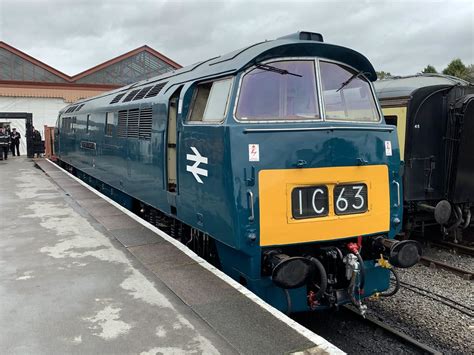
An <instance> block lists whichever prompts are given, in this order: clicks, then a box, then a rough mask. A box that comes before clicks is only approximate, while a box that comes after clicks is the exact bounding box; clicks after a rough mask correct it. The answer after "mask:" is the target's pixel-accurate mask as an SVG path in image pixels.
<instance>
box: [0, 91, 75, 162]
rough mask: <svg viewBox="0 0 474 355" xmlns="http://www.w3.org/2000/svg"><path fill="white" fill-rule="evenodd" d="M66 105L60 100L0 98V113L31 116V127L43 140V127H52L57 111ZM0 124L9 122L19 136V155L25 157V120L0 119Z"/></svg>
mask: <svg viewBox="0 0 474 355" xmlns="http://www.w3.org/2000/svg"><path fill="white" fill-rule="evenodd" d="M66 105H67V103H66V102H65V101H64V100H62V99H52V98H51V99H49V98H37V97H0V112H27V113H32V114H33V126H34V127H35V128H36V129H37V130H38V131H39V132H40V133H41V138H42V139H44V125H47V126H54V125H55V124H56V119H57V118H58V113H59V110H60V109H62V108H63V107H64V106H66ZM0 122H11V124H10V127H11V128H13V127H15V128H16V129H17V131H19V132H20V134H21V142H20V154H23V155H26V139H25V120H18V119H11V120H9V119H0Z"/></svg>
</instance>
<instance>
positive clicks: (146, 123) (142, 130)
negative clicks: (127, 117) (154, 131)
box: [138, 107, 153, 140]
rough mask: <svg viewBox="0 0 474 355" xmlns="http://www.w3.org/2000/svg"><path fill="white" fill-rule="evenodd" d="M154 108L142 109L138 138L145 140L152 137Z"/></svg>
mask: <svg viewBox="0 0 474 355" xmlns="http://www.w3.org/2000/svg"><path fill="white" fill-rule="evenodd" d="M152 123H153V120H152V110H151V107H150V108H145V109H143V110H141V111H140V127H139V132H138V138H139V139H144V140H150V139H151V128H152Z"/></svg>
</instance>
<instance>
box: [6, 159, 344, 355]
mask: <svg viewBox="0 0 474 355" xmlns="http://www.w3.org/2000/svg"><path fill="white" fill-rule="evenodd" d="M0 267H1V270H2V273H1V276H0V305H1V306H0V328H1V329H2V331H1V332H0V347H1V349H2V354H66V353H67V354H143V355H152V354H188V353H190V354H201V353H202V354H288V353H300V354H341V353H342V352H341V351H340V350H339V349H338V348H336V347H335V346H333V345H332V344H330V343H328V342H327V341H326V340H325V339H323V338H321V337H319V336H318V335H316V334H314V333H312V332H311V331H309V330H308V329H306V328H304V327H302V326H301V325H299V324H298V323H296V322H294V321H293V320H292V319H290V318H289V317H287V316H286V315H284V314H282V313H281V312H279V311H277V310H275V309H273V308H272V307H270V306H269V305H267V304H266V303H264V302H263V301H262V300H261V299H259V298H258V297H256V296H255V295H253V294H252V293H251V292H249V291H248V290H246V289H245V288H243V287H242V286H240V285H239V284H238V283H236V282H234V281H233V280H231V279H230V278H229V277H227V276H226V275H224V274H223V273H221V272H220V271H219V270H216V269H215V268H213V267H212V266H210V265H209V264H208V263H207V262H205V261H204V260H202V259H200V258H199V257H197V256H196V255H195V254H194V253H192V252H191V251H190V250H189V249H187V248H185V247H184V246H182V245H181V244H180V243H179V242H177V241H175V240H173V239H172V238H171V237H169V236H168V235H166V234H165V233H163V232H162V231H160V230H158V229H157V228H156V227H154V226H152V225H151V224H148V223H147V222H145V221H143V220H141V219H140V218H138V217H137V216H134V215H133V214H132V213H130V212H129V211H126V210H125V209H123V208H122V207H121V206H119V205H118V204H116V203H114V202H113V201H111V200H109V199H108V198H106V197H103V196H102V195H100V194H99V193H98V192H96V191H94V190H92V189H91V188H90V187H88V186H86V185H85V184H84V183H83V182H81V181H79V180H78V179H76V178H74V177H72V176H71V175H70V174H68V173H67V172H65V171H64V170H62V169H60V168H59V167H57V166H56V165H55V164H53V163H52V162H50V161H48V160H45V159H37V160H35V161H33V160H31V159H28V158H26V157H10V158H9V159H8V160H7V161H0Z"/></svg>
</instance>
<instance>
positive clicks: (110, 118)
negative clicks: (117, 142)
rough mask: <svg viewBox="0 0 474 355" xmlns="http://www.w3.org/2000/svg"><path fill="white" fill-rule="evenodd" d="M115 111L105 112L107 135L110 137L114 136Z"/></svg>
mask: <svg viewBox="0 0 474 355" xmlns="http://www.w3.org/2000/svg"><path fill="white" fill-rule="evenodd" d="M114 125H115V121H114V113H113V112H107V113H106V114H105V135H106V136H108V137H112V134H113V132H114Z"/></svg>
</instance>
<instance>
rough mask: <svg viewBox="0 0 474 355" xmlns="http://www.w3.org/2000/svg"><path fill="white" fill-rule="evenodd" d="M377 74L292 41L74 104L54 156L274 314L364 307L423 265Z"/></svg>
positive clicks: (345, 57) (361, 62) (324, 48)
mask: <svg viewBox="0 0 474 355" xmlns="http://www.w3.org/2000/svg"><path fill="white" fill-rule="evenodd" d="M374 80H376V74H375V71H374V68H373V67H372V65H371V64H370V62H369V61H368V60H367V59H366V58H365V57H364V56H363V55H361V54H360V53H358V52H355V51H353V50H351V49H348V48H344V47H341V46H336V45H332V44H326V43H324V42H323V39H322V36H321V35H320V34H317V33H311V32H298V33H296V34H292V35H288V36H285V37H282V38H279V39H277V40H273V41H265V42H261V43H257V44H254V45H252V46H249V47H247V48H243V49H240V50H236V51H234V52H232V53H229V54H226V55H223V56H219V57H215V58H212V59H209V60H206V61H203V62H199V63H196V64H194V65H191V66H189V67H186V68H182V69H179V70H176V71H173V72H170V73H167V74H164V75H161V76H158V77H156V78H153V79H148V80H145V81H141V82H138V83H135V84H132V85H129V86H126V87H123V88H120V89H117V90H115V91H112V92H108V93H105V94H103V95H100V96H97V97H94V98H91V99H86V100H82V101H80V102H77V103H75V104H73V105H69V106H68V107H66V108H64V109H63V110H62V111H61V112H60V114H59V118H58V121H57V127H56V137H55V154H56V156H57V159H58V161H59V163H60V164H61V165H62V166H63V167H66V168H68V169H69V170H70V171H72V172H74V173H75V174H76V175H77V176H79V177H80V178H82V179H84V180H85V181H87V182H88V183H89V184H91V185H93V186H94V187H95V188H97V189H99V190H101V191H102V192H103V193H104V194H106V195H108V196H110V197H112V198H113V199H115V200H117V201H119V202H120V203H121V204H122V205H124V206H126V207H127V208H129V209H131V210H133V211H134V212H136V213H138V214H140V215H141V216H142V217H143V218H145V219H146V220H148V221H149V222H150V223H152V224H154V225H156V226H158V227H160V228H162V229H164V230H165V231H167V232H168V233H169V234H170V235H172V236H173V237H174V238H177V239H179V240H180V241H181V242H182V243H183V244H185V245H187V246H188V247H189V248H191V249H192V250H194V251H195V252H196V253H197V254H198V255H201V256H203V257H205V258H206V259H207V260H209V261H210V262H212V263H213V264H215V265H217V266H218V267H219V268H221V269H222V270H223V271H224V272H225V273H227V274H228V275H230V276H231V277H232V278H234V279H235V280H237V281H239V282H240V283H241V284H243V285H245V286H246V287H248V288H249V289H250V290H251V291H253V292H254V293H256V294H257V295H258V296H260V297H261V298H263V299H264V300H266V301H267V302H268V303H270V304H272V305H273V306H275V307H276V308H278V309H280V310H283V311H287V312H300V311H308V310H315V309H324V308H328V307H332V306H338V305H340V304H344V303H348V302H352V303H353V304H355V305H356V306H357V307H358V308H359V309H360V310H361V311H364V305H363V304H362V302H361V301H362V299H363V298H364V297H368V296H371V295H373V294H374V293H379V292H383V291H386V290H387V289H388V288H389V286H390V269H389V266H388V265H389V264H388V262H387V261H386V259H385V258H387V259H388V260H390V262H391V263H392V264H393V265H395V266H399V267H410V266H412V265H414V264H415V263H416V262H417V261H418V259H419V256H420V249H419V246H418V245H417V244H416V243H415V242H413V241H403V242H397V241H395V240H394V239H393V238H394V237H395V235H396V234H397V232H399V231H400V228H401V220H402V208H403V206H402V187H401V176H400V175H401V169H400V153H399V146H398V140H397V132H396V130H395V127H393V126H389V125H386V124H385V123H384V121H383V116H382V114H381V110H380V107H379V105H378V103H377V100H376V98H375V96H374V90H373V87H372V84H371V81H374Z"/></svg>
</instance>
